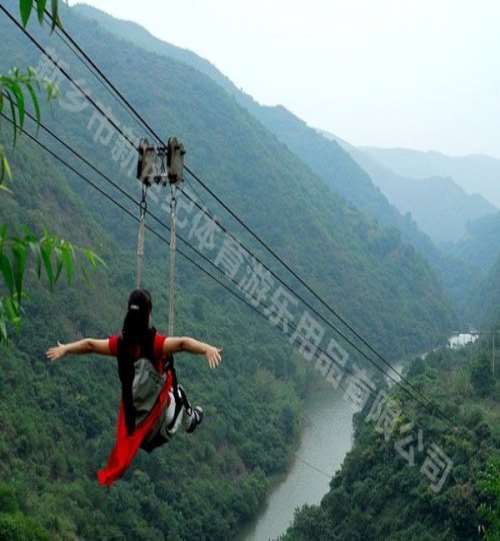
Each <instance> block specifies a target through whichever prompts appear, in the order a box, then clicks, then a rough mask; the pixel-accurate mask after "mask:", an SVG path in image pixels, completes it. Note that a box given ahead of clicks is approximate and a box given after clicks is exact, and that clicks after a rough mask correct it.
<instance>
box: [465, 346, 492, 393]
mask: <svg viewBox="0 0 500 541" xmlns="http://www.w3.org/2000/svg"><path fill="white" fill-rule="evenodd" d="M470 378H471V383H472V386H473V387H474V390H475V392H476V393H477V394H478V395H479V396H480V397H486V396H490V395H491V394H492V393H493V390H494V389H495V379H494V377H493V374H492V373H491V363H490V359H489V357H488V356H487V355H486V354H484V353H482V354H481V356H480V357H479V358H478V359H477V360H476V361H475V363H474V365H473V366H472V370H471V376H470Z"/></svg>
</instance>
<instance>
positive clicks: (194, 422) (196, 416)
mask: <svg viewBox="0 0 500 541" xmlns="http://www.w3.org/2000/svg"><path fill="white" fill-rule="evenodd" d="M202 421H203V410H202V409H201V408H200V406H196V407H195V408H193V409H192V410H191V415H189V421H188V422H187V424H186V432H188V433H191V432H194V430H195V428H196V427H197V426H198V425H199V424H200V423H201V422H202Z"/></svg>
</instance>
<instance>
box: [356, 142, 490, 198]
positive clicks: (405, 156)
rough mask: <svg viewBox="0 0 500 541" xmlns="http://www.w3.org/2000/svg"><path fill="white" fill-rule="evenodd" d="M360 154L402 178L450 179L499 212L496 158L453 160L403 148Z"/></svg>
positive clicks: (474, 157)
mask: <svg viewBox="0 0 500 541" xmlns="http://www.w3.org/2000/svg"><path fill="white" fill-rule="evenodd" d="M362 150H364V151H365V152H367V153H369V154H370V155H371V156H372V157H373V158H375V159H376V160H378V161H379V162H381V163H382V164H384V165H386V166H387V167H389V168H391V169H392V170H393V171H395V172H396V173H398V174H400V175H403V176H405V177H410V178H427V177H434V176H439V177H451V178H453V180H454V181H455V182H456V183H457V184H458V185H459V186H460V187H461V188H463V189H464V190H465V191H466V192H467V193H469V194H473V193H478V194H480V195H482V196H483V197H485V198H486V199H488V201H490V203H493V204H494V205H495V206H496V207H498V208H500V160H498V159H496V158H492V157H491V156H484V155H480V154H475V155H469V156H460V157H453V156H446V155H444V154H441V153H440V152H421V151H417V150H410V149H403V148H393V149H381V148H374V147H364V148H363V149H362Z"/></svg>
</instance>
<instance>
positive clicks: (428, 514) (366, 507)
mask: <svg viewBox="0 0 500 541" xmlns="http://www.w3.org/2000/svg"><path fill="white" fill-rule="evenodd" d="M407 377H408V378H409V379H410V380H411V382H412V383H413V385H415V386H417V387H418V388H419V390H420V391H423V392H425V393H426V394H427V396H429V394H430V396H432V397H435V399H436V400H438V403H439V406H440V408H441V409H442V410H444V411H446V412H447V414H448V416H450V417H451V418H452V419H453V420H454V423H456V425H457V428H453V427H448V426H446V425H444V424H443V423H442V422H440V421H438V420H437V419H436V417H433V416H432V415H429V413H428V412H426V411H422V408H420V407H418V405H416V404H415V403H414V402H413V401H408V400H407V399H406V397H403V396H402V393H401V390H398V389H397V388H395V387H394V388H393V389H392V391H391V392H390V394H391V400H392V401H393V402H392V403H391V406H388V409H389V408H390V409H391V413H388V414H387V417H386V416H384V414H382V417H380V418H378V417H377V416H375V418H373V417H372V418H371V419H370V418H369V417H368V415H369V412H370V407H371V406H372V404H369V405H368V406H367V408H366V409H365V411H363V412H361V413H360V414H359V415H358V416H357V417H356V419H355V444H354V447H353V449H352V451H351V452H350V453H348V455H347V456H346V458H345V460H344V463H343V465H342V467H341V469H340V471H339V472H337V474H336V475H335V477H334V478H333V480H332V481H331V483H330V489H329V491H328V493H327V494H326V495H325V496H324V497H323V499H322V501H321V503H320V504H319V505H306V506H304V507H303V508H302V509H300V510H298V511H297V513H296V515H295V521H294V524H293V526H292V527H291V528H289V530H288V531H287V533H286V535H284V536H283V539H284V540H286V541H316V540H318V539H321V540H325V541H326V540H328V541H330V540H331V541H336V540H344V539H352V540H355V539H356V540H358V539H359V540H361V539H362V540H363V541H378V540H381V539H391V540H403V539H404V540H407V541H431V540H437V539H440V540H443V541H444V540H453V541H476V540H477V541H479V540H481V539H487V540H496V539H499V538H500V537H499V536H500V520H499V518H500V487H499V485H498V475H499V473H500V470H499V468H500V464H499V460H498V457H499V456H500V438H499V436H500V431H499V427H498V418H499V416H500V402H499V393H498V389H499V386H500V377H499V375H498V373H497V377H496V378H494V377H493V376H492V374H491V343H490V340H489V339H486V338H485V339H484V340H481V341H479V342H477V343H476V344H474V345H469V346H467V347H466V348H462V349H461V350H458V351H453V350H450V349H440V350H438V351H436V352H432V353H430V354H429V355H428V356H427V358H426V359H425V360H422V359H416V360H415V361H413V363H412V364H411V365H410V367H409V370H408V374H407ZM403 399H405V400H404V402H403ZM386 404H387V403H386ZM403 404H404V407H403ZM393 408H396V411H399V412H401V410H402V412H401V414H400V416H399V417H397V418H396V419H395V422H394V423H393V424H390V423H391V422H392V419H394V417H392V412H393V411H394V410H393ZM372 412H373V410H372ZM379 414H380V413H379ZM389 419H391V420H389ZM407 421H413V422H414V423H415V425H412V427H413V426H415V431H414V432H413V431H412V432H411V433H410V432H409V431H408V428H407V427H406V430H405V424H404V423H406V422H407ZM386 423H389V424H386ZM416 427H419V429H420V430H419V435H418V436H417V430H416ZM412 437H413V439H411V438H412ZM417 438H420V439H419V444H418V445H417ZM447 459H448V460H449V461H450V462H448V464H447ZM447 465H448V467H449V469H448V472H447V473H446V472H445V468H446V467H447ZM441 479H444V483H443V485H442V487H440V486H439V483H438V481H440V480H441ZM431 485H434V486H433V487H432V486H431Z"/></svg>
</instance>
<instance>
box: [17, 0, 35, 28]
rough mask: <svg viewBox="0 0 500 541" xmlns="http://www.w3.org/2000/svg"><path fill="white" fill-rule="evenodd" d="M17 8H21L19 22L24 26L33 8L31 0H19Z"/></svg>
mask: <svg viewBox="0 0 500 541" xmlns="http://www.w3.org/2000/svg"><path fill="white" fill-rule="evenodd" d="M19 8H20V10H21V22H22V23H23V26H26V25H27V24H28V21H29V18H30V15H31V10H32V9H33V0H20V2H19Z"/></svg>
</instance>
